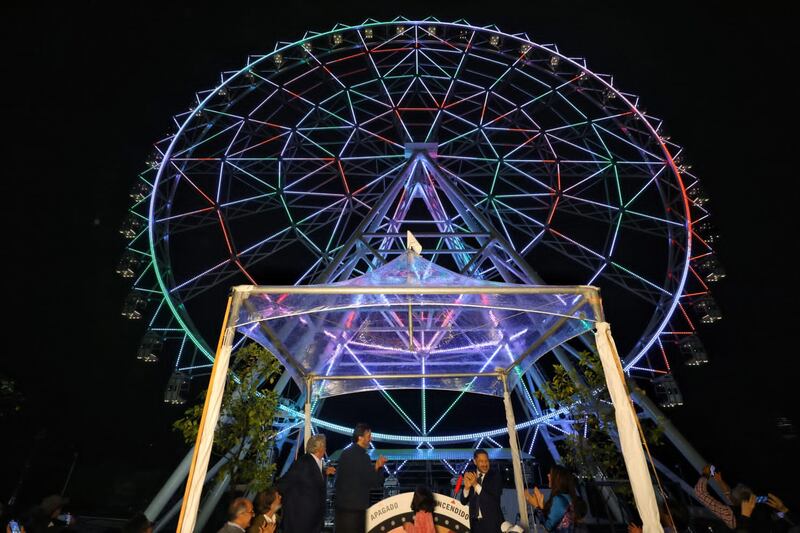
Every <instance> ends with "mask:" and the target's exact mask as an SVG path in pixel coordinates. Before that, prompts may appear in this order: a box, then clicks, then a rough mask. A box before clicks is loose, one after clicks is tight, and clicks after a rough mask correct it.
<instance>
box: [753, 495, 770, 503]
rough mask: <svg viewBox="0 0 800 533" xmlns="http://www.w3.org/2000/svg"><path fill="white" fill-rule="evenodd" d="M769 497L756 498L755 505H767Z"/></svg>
mask: <svg viewBox="0 0 800 533" xmlns="http://www.w3.org/2000/svg"><path fill="white" fill-rule="evenodd" d="M767 500H769V496H756V503H767Z"/></svg>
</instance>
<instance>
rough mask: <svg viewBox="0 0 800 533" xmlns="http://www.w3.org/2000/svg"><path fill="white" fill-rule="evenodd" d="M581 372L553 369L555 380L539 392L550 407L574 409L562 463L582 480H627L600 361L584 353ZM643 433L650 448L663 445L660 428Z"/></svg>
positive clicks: (564, 440)
mask: <svg viewBox="0 0 800 533" xmlns="http://www.w3.org/2000/svg"><path fill="white" fill-rule="evenodd" d="M577 368H578V369H579V372H577V371H576V372H574V373H570V372H568V371H567V370H566V369H564V367H563V366H561V365H553V372H554V374H553V378H552V379H551V380H550V382H549V383H548V384H546V385H545V386H544V387H543V389H542V390H541V391H536V394H537V397H538V398H539V399H541V400H544V401H546V402H547V403H548V404H549V405H550V407H556V404H560V405H566V406H569V408H570V415H571V417H572V420H573V423H572V424H571V426H572V430H573V433H571V434H569V435H566V436H565V437H564V439H563V440H562V441H561V442H560V446H559V448H560V449H559V452H560V453H561V459H562V461H563V462H564V465H565V466H567V467H569V468H571V469H572V470H573V471H574V472H576V473H577V475H578V476H579V477H583V478H590V479H596V478H598V477H599V478H605V479H627V474H626V471H625V464H624V462H623V461H622V460H621V458H620V452H619V449H618V446H617V443H616V435H617V426H616V423H615V421H614V407H613V405H612V403H611V399H610V397H609V394H608V390H607V389H606V382H605V375H604V374H603V365H602V363H601V362H600V357H599V356H598V355H597V354H594V353H591V352H581V353H580V358H579V360H578V367H577ZM642 429H643V431H644V433H645V437H646V439H647V442H648V443H649V444H651V445H653V444H658V443H659V442H660V441H661V431H660V430H659V429H658V428H657V427H653V428H650V427H646V426H643V428H642Z"/></svg>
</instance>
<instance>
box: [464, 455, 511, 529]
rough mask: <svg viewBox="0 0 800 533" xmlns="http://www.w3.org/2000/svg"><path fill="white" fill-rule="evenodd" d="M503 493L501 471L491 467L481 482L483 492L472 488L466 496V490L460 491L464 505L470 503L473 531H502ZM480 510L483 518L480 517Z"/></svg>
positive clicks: (470, 519) (470, 518)
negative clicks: (501, 503)
mask: <svg viewBox="0 0 800 533" xmlns="http://www.w3.org/2000/svg"><path fill="white" fill-rule="evenodd" d="M502 494H503V478H502V476H501V475H500V471H499V470H497V469H496V468H489V471H488V472H487V473H486V475H485V476H484V478H483V482H482V483H481V493H480V494H478V493H477V492H476V491H475V487H473V488H471V489H470V491H469V495H468V496H466V497H465V496H464V490H463V489H462V490H461V492H460V493H459V499H460V500H461V503H462V504H464V505H469V527H470V530H471V531H475V532H477V533H481V532H484V531H486V532H495V531H500V525H501V524H502V523H503V511H502V509H501V508H500V497H501V495H502ZM478 511H480V516H481V518H480V519H478Z"/></svg>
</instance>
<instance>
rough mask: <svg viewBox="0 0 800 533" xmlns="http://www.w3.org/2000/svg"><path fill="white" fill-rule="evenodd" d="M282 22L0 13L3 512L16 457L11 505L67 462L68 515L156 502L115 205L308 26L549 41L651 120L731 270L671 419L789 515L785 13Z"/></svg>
mask: <svg viewBox="0 0 800 533" xmlns="http://www.w3.org/2000/svg"><path fill="white" fill-rule="evenodd" d="M288 4H289V2H286V3H284V4H282V5H275V3H272V2H271V3H269V4H267V3H263V4H262V7H260V8H258V9H256V8H249V7H241V8H240V7H238V6H234V5H224V4H217V5H216V6H215V7H214V8H209V9H207V10H199V9H196V8H175V7H167V8H165V7H163V6H159V7H157V8H156V7H150V8H143V7H132V6H124V7H115V8H114V9H113V13H112V11H111V10H110V9H109V8H107V7H104V6H103V5H102V4H100V3H95V4H92V3H77V4H74V5H70V6H69V7H63V6H62V7H58V8H53V9H47V10H45V9H41V10H34V11H31V10H27V11H21V10H19V9H8V8H5V9H4V10H5V11H6V12H5V13H4V16H3V19H4V20H5V26H6V28H5V32H4V35H3V39H4V41H5V42H4V43H3V45H4V49H5V50H6V53H5V54H4V56H5V57H4V67H5V68H4V70H5V76H4V79H5V84H4V93H5V97H4V102H5V105H4V109H5V110H6V112H7V113H6V117H7V118H6V121H5V124H6V128H5V129H6V135H5V138H6V141H4V144H5V146H6V147H8V148H9V150H8V151H7V157H6V158H5V160H6V162H7V164H6V165H4V168H5V169H6V172H5V190H6V195H7V201H6V205H7V207H6V209H5V210H4V213H5V218H6V223H5V226H6V235H7V238H6V242H7V251H6V253H5V254H4V255H5V257H6V259H5V261H4V263H5V265H6V268H5V269H4V275H5V279H6V283H5V285H6V286H7V287H9V288H11V289H12V290H11V292H10V297H7V299H6V302H7V305H6V309H7V313H6V316H7V327H6V330H5V332H6V335H5V337H6V339H8V341H7V342H6V354H5V356H4V357H3V358H2V361H0V371H1V372H2V373H4V374H6V375H8V376H10V377H12V378H13V379H15V380H16V381H17V382H18V386H19V388H20V389H21V391H22V392H23V394H24V395H25V398H26V399H25V402H24V404H23V409H22V411H21V412H20V413H18V414H16V415H14V416H12V417H10V418H9V419H8V420H4V421H3V422H2V424H3V434H4V441H5V442H6V443H7V444H8V445H9V446H7V447H5V449H6V452H4V453H3V455H2V456H0V462H1V463H2V469H1V470H0V471H2V475H0V491H2V492H0V497H2V498H3V499H4V500H5V499H7V498H8V495H9V494H10V492H11V490H12V488H13V485H14V483H15V480H16V479H17V477H18V476H19V473H20V468H21V465H22V464H23V463H24V461H25V459H26V458H27V457H29V456H31V457H32V458H33V461H32V465H33V466H32V468H31V474H30V476H29V477H28V479H27V481H26V486H25V490H24V491H23V497H27V498H28V499H29V500H30V501H32V499H34V498H36V497H37V496H39V495H40V494H41V493H43V492H45V491H56V492H57V491H59V490H60V489H61V485H62V484H63V482H64V479H65V477H66V473H67V471H68V469H69V464H70V460H71V457H72V454H73V452H77V453H78V460H77V466H76V469H75V476H74V478H73V481H72V485H71V488H70V491H69V492H70V493H71V494H72V495H73V497H74V498H75V499H76V500H77V501H80V502H83V504H84V505H85V506H86V507H88V508H91V507H92V505H95V502H105V501H107V500H108V499H109V498H108V494H111V495H116V496H112V498H113V497H117V498H119V499H124V498H126V497H129V496H130V494H131V493H132V492H131V491H133V492H134V493H135V497H134V499H137V501H142V502H144V501H146V499H147V497H148V496H149V495H150V494H152V493H151V492H150V493H146V491H145V490H144V489H141V487H145V489H147V490H150V489H149V487H152V486H157V485H158V482H159V480H160V479H163V477H164V476H165V475H166V472H167V471H168V470H169V469H170V468H171V467H172V466H173V465H175V464H176V462H177V460H178V459H179V458H180V456H181V455H182V454H183V453H184V451H183V450H184V448H183V445H182V444H181V443H180V441H179V440H178V438H177V437H176V436H175V435H173V434H172V432H171V431H170V430H169V425H170V424H171V421H172V420H173V419H174V418H175V416H176V415H177V414H178V413H179V412H180V410H179V409H178V410H176V409H174V408H168V407H165V406H164V404H163V403H162V398H163V388H164V385H165V382H166V378H167V375H168V370H164V371H162V370H158V369H153V368H150V367H144V366H142V365H141V364H140V363H138V362H137V361H136V360H135V350H136V347H137V344H138V340H139V337H140V335H141V333H142V332H141V329H139V327H138V326H135V325H131V324H130V323H128V322H126V321H124V320H123V319H121V318H120V316H119V310H120V308H121V305H122V299H123V298H124V296H125V294H126V291H127V285H126V283H125V282H123V281H122V280H120V279H118V278H117V277H116V275H115V274H114V267H115V266H116V263H117V261H118V258H119V255H120V254H121V251H122V249H123V246H124V243H123V241H122V239H121V238H120V237H119V235H118V233H117V230H118V228H119V226H120V224H121V221H122V218H123V216H124V213H125V209H126V207H127V205H128V195H127V193H128V190H129V188H130V186H131V185H132V183H133V181H134V179H135V177H136V174H137V173H138V172H139V171H140V170H141V169H142V168H143V167H144V161H145V159H146V157H147V156H148V155H149V153H150V151H151V150H150V146H151V144H152V142H153V141H155V140H157V139H159V138H162V137H163V136H164V135H165V134H166V133H167V132H168V131H170V130H171V127H172V123H171V119H170V117H171V116H172V115H173V114H175V113H178V112H181V111H184V110H185V109H186V108H187V107H188V105H189V104H190V102H191V101H192V99H193V94H194V92H195V91H196V90H201V89H206V88H210V87H211V86H212V85H213V84H215V83H216V81H217V80H218V79H219V77H218V74H219V72H221V71H223V70H230V69H234V68H238V67H239V66H240V65H242V64H243V63H244V61H245V58H246V56H247V54H249V53H262V52H267V51H269V50H271V49H272V47H273V45H274V43H275V41H277V40H296V39H298V38H300V37H301V36H302V33H303V32H304V31H305V30H306V29H315V30H320V31H323V30H326V29H328V28H330V27H331V26H332V25H333V24H334V23H336V22H339V21H341V22H347V23H358V22H360V21H361V20H363V19H365V18H367V17H373V18H376V19H379V20H385V19H390V18H393V17H394V16H396V15H400V14H402V15H404V16H407V17H409V18H416V17H425V16H428V15H434V16H437V17H439V18H440V19H442V20H455V19H458V18H461V17H463V18H466V19H467V20H468V21H469V22H471V23H473V24H481V25H482V24H491V23H495V24H497V25H498V26H499V27H500V28H501V29H502V30H504V31H506V32H509V33H515V32H519V31H525V32H527V33H528V34H529V35H530V36H531V37H532V39H533V40H534V41H537V42H540V43H557V44H558V46H559V49H560V50H561V51H562V52H564V53H566V54H568V55H571V56H581V57H586V58H587V59H588V62H589V67H590V68H591V69H592V70H594V71H595V72H604V73H610V74H613V75H614V77H615V82H616V85H617V86H618V87H620V88H622V89H623V90H625V91H626V92H631V93H634V94H638V95H640V97H641V102H642V103H643V104H644V107H645V108H646V109H647V110H648V112H649V113H651V114H653V115H655V116H658V117H661V118H663V119H664V120H665V122H666V125H667V129H668V131H669V132H670V134H671V136H672V140H673V141H675V142H677V143H678V144H681V145H682V146H684V147H685V149H686V153H687V154H688V157H689V160H690V162H691V164H692V165H693V172H694V173H696V174H697V175H698V176H699V177H700V178H701V180H702V182H703V185H704V187H705V188H706V190H707V192H708V193H709V195H710V198H711V202H710V209H711V212H712V215H713V221H714V222H715V224H716V225H717V227H718V228H719V231H720V233H721V234H722V240H721V241H720V243H719V245H718V247H717V248H718V254H719V257H720V259H721V261H722V263H723V265H724V266H725V268H726V270H727V274H728V275H727V278H726V279H725V280H723V281H722V282H721V283H719V284H718V285H717V286H716V287H715V297H716V298H717V300H718V302H719V304H720V306H721V309H722V312H723V315H724V317H725V318H724V320H723V321H722V322H720V323H718V324H715V325H713V326H710V327H704V328H702V330H701V334H702V338H703V340H704V342H705V343H706V346H707V348H708V351H709V357H710V359H711V361H712V362H711V364H710V365H708V366H706V367H703V368H699V369H692V370H687V369H684V368H683V367H681V368H678V369H677V370H676V373H677V376H678V380H679V383H680V385H681V387H682V390H683V394H684V399H685V405H684V407H682V408H680V409H677V410H675V411H671V412H670V413H671V416H672V418H673V420H674V421H675V422H676V424H677V425H678V427H679V428H680V429H681V430H682V431H683V432H684V433H685V434H686V436H687V437H688V438H689V439H690V440H691V441H692V442H693V443H694V444H695V446H696V447H697V448H698V450H699V451H700V452H701V453H702V454H703V455H705V456H706V457H707V458H710V459H711V460H713V461H714V462H715V463H716V464H718V465H719V468H720V470H722V471H723V472H727V473H730V474H729V475H728V477H729V479H731V480H734V481H746V482H748V481H749V482H751V483H752V484H753V485H755V486H756V488H757V489H758V490H763V491H765V490H767V489H770V490H771V491H773V492H778V493H779V494H788V493H789V492H790V491H794V496H793V498H794V503H795V508H796V506H797V503H800V497H798V493H797V488H796V487H793V484H794V483H793V482H794V478H793V477H791V478H790V476H789V474H788V471H790V470H794V471H797V458H796V454H790V453H789V450H790V447H792V446H795V447H796V444H797V440H795V441H793V442H790V441H786V440H782V439H781V438H780V435H779V434H778V432H777V431H776V430H775V424H774V422H775V418H776V417H777V416H780V415H782V416H789V417H792V418H793V420H794V421H795V424H797V423H798V422H800V420H798V418H797V416H796V415H797V405H798V401H797V399H796V395H795V393H794V387H796V383H795V376H796V374H794V372H792V369H793V368H794V367H795V366H796V356H797V353H798V352H797V348H796V346H795V339H794V333H795V331H794V328H795V327H796V324H797V323H798V318H800V317H799V315H800V313H798V310H797V309H798V308H797V304H796V302H797V297H798V296H800V291H798V290H797V288H796V284H795V275H794V264H793V263H792V262H791V261H790V257H791V256H792V255H791V254H792V252H793V251H794V250H793V248H794V246H795V245H796V243H797V238H796V236H795V235H796V231H797V230H798V224H797V222H796V220H795V213H794V211H793V210H792V208H793V207H794V205H795V204H796V199H797V193H796V189H795V187H796V183H795V180H796V172H794V171H793V170H792V168H794V167H796V165H793V164H792V163H793V162H794V159H795V156H796V147H795V138H794V137H795V136H794V135H793V133H794V130H795V125H796V119H797V113H796V105H797V89H796V86H795V84H794V83H793V82H791V81H789V80H790V78H791V77H792V76H793V74H794V72H793V70H794V69H795V68H796V67H795V63H794V56H793V54H792V53H791V52H792V50H790V43H793V41H794V39H793V37H794V33H793V32H795V31H796V29H795V28H792V27H791V20H793V19H792V17H790V16H789V15H788V14H787V13H783V12H781V10H780V9H779V8H777V7H775V8H771V9H766V8H765V6H766V5H767V4H765V3H763V2H762V3H758V4H757V6H756V5H754V7H752V8H749V9H742V10H736V9H735V8H732V7H731V5H730V4H724V7H723V4H722V3H715V4H714V5H715V6H717V7H716V8H715V7H713V6H706V7H705V8H703V10H698V9H697V8H689V7H687V6H682V5H677V4H671V3H660V4H658V6H659V7H660V10H659V11H645V10H643V9H640V8H632V7H631V6H632V5H634V4H629V5H627V4H626V5H624V6H623V5H622V4H621V3H620V4H616V3H612V5H609V6H603V7H599V6H597V5H595V4H599V3H598V2H585V3H584V2H571V3H561V2H524V3H519V4H498V3H497V2H485V3H483V4H478V3H476V4H475V5H474V6H473V7H471V8H469V9H464V8H463V6H459V5H458V4H456V5H455V6H451V7H444V5H443V4H441V5H442V7H430V6H428V7H414V6H411V7H408V8H405V9H404V10H403V11H402V12H401V11H399V8H393V9H389V8H387V7H375V5H377V4H379V3H378V2H372V3H365V4H364V5H361V6H356V5H351V4H346V3H343V2H328V3H326V4H324V6H323V7H321V6H319V5H316V4H313V5H312V4H310V3H307V2H297V1H294V2H292V3H291V4H292V6H291V7H289V6H288ZM406 5H407V4H406ZM436 5H437V6H439V5H440V4H438V3H437V4H436ZM120 10H122V11H120ZM9 115H10V116H9ZM8 163H10V164H8ZM7 294H9V293H7ZM41 429H45V430H46V432H45V433H44V434H43V435H44V436H43V437H42V438H41V439H38V440H37V439H36V438H35V437H36V435H37V434H39V433H40V430H41ZM35 442H38V444H36V445H34V443H35ZM31 450H33V452H31ZM134 485H135V487H139V489H138V490H139V492H136V490H137V489H136V488H135V487H134ZM781 491H782V492H781ZM96 505H97V506H102V505H106V504H105V503H102V504H100V503H97V504H96Z"/></svg>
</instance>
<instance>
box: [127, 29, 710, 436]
mask: <svg viewBox="0 0 800 533" xmlns="http://www.w3.org/2000/svg"><path fill="white" fill-rule="evenodd" d="M175 125H176V128H177V129H176V132H175V133H174V134H172V135H170V136H168V137H166V138H165V139H163V140H161V141H159V142H158V143H156V145H155V151H154V153H153V155H152V157H151V159H150V160H149V161H148V169H147V170H146V171H145V172H143V173H142V174H141V175H140V177H139V180H138V181H137V185H136V187H135V188H134V191H133V193H132V197H133V198H134V202H135V203H134V205H133V207H132V208H131V211H130V215H129V218H128V219H127V221H126V223H125V226H124V227H123V233H124V234H125V235H126V236H127V237H128V238H129V239H130V245H129V247H128V249H127V251H126V254H125V256H124V257H123V260H122V263H121V264H120V268H119V271H120V273H121V274H122V275H123V276H126V277H132V278H134V288H133V291H132V293H131V295H130V296H129V297H128V299H127V300H126V304H125V310H124V312H123V314H125V315H126V316H128V317H130V318H140V317H142V316H144V315H145V314H146V313H145V309H146V308H147V309H148V310H149V311H150V313H149V315H147V316H148V317H149V324H148V333H147V334H146V335H145V337H144V339H143V343H142V346H141V347H140V350H139V357H140V358H142V359H144V360H146V361H147V360H149V361H155V360H157V359H158V356H159V355H161V357H164V356H165V354H167V353H168V352H170V351H173V352H174V353H175V354H176V357H175V360H174V365H175V372H176V373H175V374H174V375H173V379H171V381H170V385H169V387H168V392H167V397H166V398H167V400H169V401H175V402H179V401H180V390H181V388H182V387H185V386H186V383H187V380H188V379H190V378H191V377H192V376H197V375H205V374H207V373H208V372H209V371H210V367H211V362H212V360H213V350H211V349H210V346H213V345H214V344H215V339H216V336H217V334H218V324H219V322H220V320H221V316H218V315H219V313H217V311H218V310H219V312H221V310H222V308H223V305H222V304H223V302H224V298H225V297H226V294H227V292H228V290H229V287H230V286H232V285H236V284H273V285H275V284H309V283H331V282H336V281H343V280H346V279H349V278H352V277H355V276H358V275H361V274H364V273H366V272H368V271H370V270H371V269H373V268H375V267H377V266H379V265H380V264H383V263H385V262H386V261H388V260H390V259H392V258H393V257H395V256H396V255H397V254H400V253H403V252H404V237H405V232H406V231H407V230H409V231H412V232H413V233H414V234H415V235H416V236H417V238H418V240H419V241H420V243H421V245H422V248H423V251H422V255H423V256H424V257H426V258H428V259H430V260H431V261H433V262H435V263H437V264H438V265H441V266H444V267H446V268H448V269H450V270H453V271H456V272H459V273H462V274H466V275H469V276H472V277H477V278H480V279H484V280H496V281H507V282H515V283H528V284H542V283H548V284H587V285H596V286H599V287H600V288H601V289H602V291H603V294H604V301H605V307H606V310H607V314H608V317H609V319H610V321H611V322H612V323H614V321H615V320H616V321H619V323H620V325H622V324H623V323H624V328H620V331H618V332H617V334H616V337H617V339H618V345H619V351H620V355H621V356H622V358H623V367H624V369H625V371H626V372H628V373H629V374H630V375H631V376H633V377H637V378H644V379H647V380H653V381H654V382H655V383H656V384H657V385H658V386H659V387H660V389H658V390H660V391H661V392H662V393H663V396H662V399H663V400H664V401H663V402H662V403H663V404H664V405H670V404H676V403H680V392H679V390H678V389H677V385H676V384H675V383H674V381H672V379H671V375H670V358H672V359H673V361H674V359H675V354H677V353H680V354H682V355H681V357H684V358H686V357H688V361H687V362H688V363H689V364H697V363H701V362H704V361H706V358H705V353H704V350H703V347H702V343H701V342H700V340H699V338H698V337H697V335H696V334H695V333H696V327H695V323H694V322H695V321H697V320H700V321H702V322H713V321H715V320H717V319H718V318H719V311H718V309H717V308H716V305H715V304H714V301H713V299H712V298H711V296H710V292H709V288H708V283H709V282H711V281H716V280H717V279H719V278H720V277H722V276H724V271H722V269H721V267H720V266H719V263H718V262H717V260H716V259H715V257H714V255H713V250H712V248H711V245H712V243H713V241H714V239H715V238H716V236H715V235H714V233H713V228H712V227H711V226H710V224H709V223H708V220H707V218H708V213H707V211H706V210H705V207H704V204H705V202H706V197H705V196H704V194H703V192H702V190H701V189H700V186H699V184H698V181H697V179H696V178H695V177H694V176H693V175H692V174H691V172H690V167H689V165H688V164H687V163H686V162H685V160H684V159H683V154H682V150H681V148H680V147H679V146H677V145H675V144H674V143H672V142H671V141H670V140H669V138H668V137H667V136H666V135H665V133H664V131H663V127H662V124H661V122H660V121H659V120H658V119H656V118H654V117H652V116H650V115H649V114H648V113H647V112H646V111H645V110H644V109H642V108H641V106H640V105H639V101H638V98H637V97H636V96H634V95H632V94H628V93H626V92H623V91H621V90H620V89H618V88H617V87H616V86H615V84H614V82H613V78H612V77H611V76H608V75H605V74H598V73H595V72H592V71H591V70H590V69H589V68H588V66H587V63H586V61H585V60H584V59H581V58H575V57H569V56H567V55H565V54H563V53H561V52H559V50H558V48H557V47H556V46H555V45H552V44H539V43H536V42H534V41H533V40H532V39H531V38H529V37H528V36H527V35H525V34H514V35H510V34H506V33H503V32H502V31H500V30H499V29H498V28H497V27H495V26H486V27H477V26H473V25H470V24H469V23H467V22H465V21H457V22H442V21H439V20H436V19H433V18H430V19H425V20H421V21H412V20H407V19H403V18H398V19H395V20H392V21H389V22H378V21H374V20H367V21H365V22H364V23H363V24H360V25H356V26H347V25H337V26H335V27H334V28H333V29H331V30H330V31H326V32H319V33H318V32H308V33H307V34H306V35H304V36H303V38H302V39H300V40H298V41H296V42H291V43H288V42H286V43H284V42H281V43H278V44H277V45H276V46H275V48H274V50H273V51H272V52H270V53H266V54H264V55H257V56H251V57H249V58H248V60H247V62H246V64H245V65H244V66H243V67H242V68H241V69H239V70H236V71H231V72H225V73H223V74H222V75H221V77H220V82H219V83H218V84H217V85H216V86H215V87H213V88H211V89H209V90H206V91H202V92H199V93H197V95H196V100H195V102H194V103H193V104H192V106H191V108H190V109H189V110H187V111H186V112H184V113H182V114H180V115H178V116H176V117H175ZM420 162H422V163H420ZM148 306H149V307H148ZM690 307H691V308H693V312H696V313H697V316H696V318H694V319H693V318H692V314H691V313H690V309H689V308H690ZM169 348H173V349H172V350H170V349H169ZM570 355H575V354H574V353H567V354H566V356H567V357H569V356H570ZM534 381H535V380H528V382H527V383H528V388H527V389H525V391H524V392H525V394H526V395H527V396H528V398H530V390H531V389H534V388H536V385H535V383H534ZM398 407H399V411H398V413H400V411H403V409H402V407H401V406H398ZM286 409H287V416H288V415H292V414H294V415H297V412H296V411H293V410H292V408H291V406H287V407H286ZM529 414H530V415H531V417H532V419H535V420H537V422H536V424H534V425H531V426H530V427H531V429H532V428H533V427H534V426H537V427H538V424H541V423H542V422H541V420H539V419H538V418H536V417H535V416H534V415H537V414H538V415H539V416H542V413H541V412H538V411H537V410H536V409H534V410H532V411H531V412H530V413H529ZM401 416H406V417H409V415H408V414H407V413H405V412H404V411H403V413H402V414H401ZM424 416H425V415H424V414H423V417H424ZM554 416H556V415H554ZM289 419H291V416H289ZM290 421H291V420H290ZM550 422H553V420H550V421H549V422H548V423H550ZM287 423H290V422H287ZM315 423H317V424H318V425H319V426H321V427H325V428H328V429H332V430H334V431H337V430H342V426H340V425H338V424H337V422H336V420H335V419H333V418H326V417H325V413H324V412H322V413H317V418H316V419H315ZM410 426H416V427H417V429H419V428H421V427H424V426H425V423H424V422H422V421H418V422H416V423H415V422H414V421H412V422H411V425H410ZM344 430H345V431H346V430H347V428H344ZM503 431H504V429H503V428H499V429H497V430H495V429H493V428H487V430H486V431H485V432H483V433H476V434H467V435H463V434H462V435H446V437H448V438H445V439H444V440H437V442H458V441H465V440H470V439H471V440H475V439H476V438H478V437H481V436H485V437H486V438H494V437H496V436H497V435H499V434H502V433H503ZM412 433H414V432H413V431H412ZM416 433H419V432H416ZM484 434H485V435H484ZM537 434H538V432H537V433H532V434H531V435H532V436H529V437H528V438H529V439H530V446H531V447H533V444H534V441H535V439H536V435H537ZM425 436H427V433H426V435H423V436H420V435H416V436H415V437H414V438H416V439H417V440H416V441H414V442H426V440H425V438H424V437H425ZM376 437H379V438H378V439H377V440H380V437H384V440H386V441H398V442H401V441H403V440H402V439H404V438H408V436H407V435H380V434H376ZM481 438H482V437H481Z"/></svg>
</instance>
